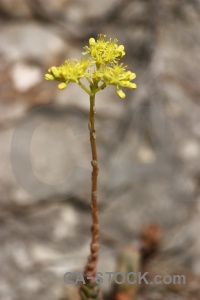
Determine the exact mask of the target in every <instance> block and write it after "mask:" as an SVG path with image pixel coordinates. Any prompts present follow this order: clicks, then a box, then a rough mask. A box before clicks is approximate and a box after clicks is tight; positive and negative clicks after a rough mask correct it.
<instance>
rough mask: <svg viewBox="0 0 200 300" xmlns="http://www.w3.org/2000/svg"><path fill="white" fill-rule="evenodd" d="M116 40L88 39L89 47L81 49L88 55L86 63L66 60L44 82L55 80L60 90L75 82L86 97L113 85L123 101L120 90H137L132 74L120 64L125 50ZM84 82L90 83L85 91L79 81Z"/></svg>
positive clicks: (53, 68) (102, 36) (51, 71)
mask: <svg viewBox="0 0 200 300" xmlns="http://www.w3.org/2000/svg"><path fill="white" fill-rule="evenodd" d="M117 42H118V40H117V39H109V40H106V35H105V34H99V35H98V39H97V40H95V39H94V38H90V39H89V46H86V47H84V49H85V52H83V55H85V54H89V58H88V59H82V60H80V61H79V60H76V59H71V60H66V61H65V63H64V64H63V65H61V66H59V67H55V66H53V67H51V68H50V69H49V70H48V72H49V73H48V74H46V75H45V78H46V79H47V80H57V81H59V82H60V84H59V85H58V88H59V89H64V88H66V87H67V84H68V83H69V82H75V83H78V84H79V85H80V87H81V88H82V89H83V90H84V91H86V92H87V93H88V94H89V95H94V94H95V93H96V92H98V91H99V90H102V89H104V88H105V87H106V85H115V86H116V89H117V94H118V95H119V97H120V98H124V97H125V93H124V92H123V91H122V90H121V89H120V87H122V88H130V89H135V88H136V87H137V86H136V84H135V83H133V82H132V80H133V79H135V77H136V75H135V73H133V72H131V71H127V70H126V66H124V65H123V64H122V63H121V64H119V60H120V59H121V58H122V57H123V56H124V55H125V52H124V46H123V45H118V44H117ZM83 78H85V79H86V80H87V81H88V83H89V88H88V87H86V86H85V85H84V84H83V83H82V82H81V80H82V79H83Z"/></svg>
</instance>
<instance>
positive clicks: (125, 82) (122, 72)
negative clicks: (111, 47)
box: [103, 64, 137, 98]
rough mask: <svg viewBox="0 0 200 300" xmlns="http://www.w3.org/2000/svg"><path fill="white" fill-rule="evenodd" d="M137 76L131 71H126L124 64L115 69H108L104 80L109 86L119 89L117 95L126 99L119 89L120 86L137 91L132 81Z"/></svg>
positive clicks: (115, 66) (117, 65) (116, 65)
mask: <svg viewBox="0 0 200 300" xmlns="http://www.w3.org/2000/svg"><path fill="white" fill-rule="evenodd" d="M135 77H136V74H135V73H132V72H131V71H126V67H125V66H123V64H115V65H114V66H113V67H106V68H105V70H104V73H103V80H104V82H105V83H106V84H107V85H108V84H110V85H115V86H116V87H117V94H118V95H119V97H120V98H124V97H125V94H124V93H123V91H122V90H120V89H119V86H121V87H126V88H131V89H136V88H137V85H136V84H135V83H133V82H131V80H133V79H135Z"/></svg>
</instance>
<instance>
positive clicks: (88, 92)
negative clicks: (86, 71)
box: [78, 80, 91, 96]
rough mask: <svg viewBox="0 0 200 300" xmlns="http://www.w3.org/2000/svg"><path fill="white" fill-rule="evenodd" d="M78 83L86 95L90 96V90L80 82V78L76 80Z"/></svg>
mask: <svg viewBox="0 0 200 300" xmlns="http://www.w3.org/2000/svg"><path fill="white" fill-rule="evenodd" d="M78 84H79V85H80V87H81V88H82V89H83V90H84V91H85V92H86V93H87V94H88V95H90V96H91V92H90V91H89V90H88V89H87V88H86V86H84V84H82V82H81V81H80V80H79V81H78Z"/></svg>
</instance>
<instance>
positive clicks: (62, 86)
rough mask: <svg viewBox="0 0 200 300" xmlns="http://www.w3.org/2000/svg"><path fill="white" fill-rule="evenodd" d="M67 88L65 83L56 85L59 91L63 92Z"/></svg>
mask: <svg viewBox="0 0 200 300" xmlns="http://www.w3.org/2000/svg"><path fill="white" fill-rule="evenodd" d="M66 87H67V84H66V83H65V82H62V83H60V84H59V85H58V88H59V90H64V89H65V88H66Z"/></svg>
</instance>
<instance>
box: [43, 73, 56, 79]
mask: <svg viewBox="0 0 200 300" xmlns="http://www.w3.org/2000/svg"><path fill="white" fill-rule="evenodd" d="M44 77H45V79H46V80H54V79H55V78H54V76H53V75H51V74H45V75H44Z"/></svg>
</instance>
